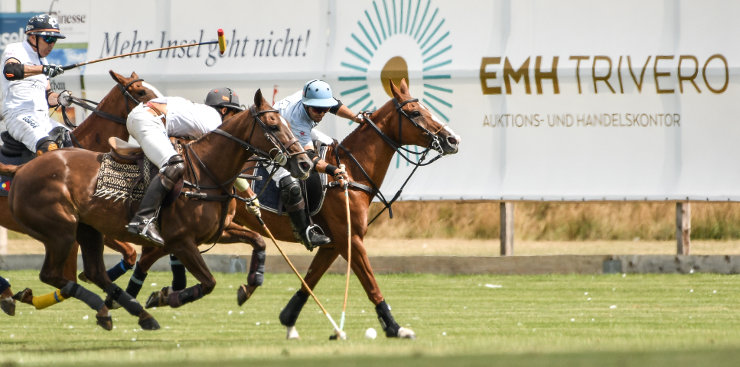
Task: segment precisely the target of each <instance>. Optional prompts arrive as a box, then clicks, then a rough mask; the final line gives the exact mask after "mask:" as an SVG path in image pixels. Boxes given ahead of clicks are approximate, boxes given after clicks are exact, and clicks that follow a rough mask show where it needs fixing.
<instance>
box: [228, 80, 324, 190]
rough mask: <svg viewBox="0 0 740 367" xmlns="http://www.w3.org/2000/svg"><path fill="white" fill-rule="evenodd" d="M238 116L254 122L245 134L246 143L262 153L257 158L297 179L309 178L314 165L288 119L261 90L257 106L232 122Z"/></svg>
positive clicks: (257, 96)
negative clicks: (278, 167)
mask: <svg viewBox="0 0 740 367" xmlns="http://www.w3.org/2000/svg"><path fill="white" fill-rule="evenodd" d="M238 116H249V117H251V119H253V120H254V123H253V124H251V126H250V127H248V129H249V131H246V132H245V135H244V137H245V138H246V139H244V140H247V141H249V142H250V144H251V145H253V146H254V147H256V148H257V149H258V150H259V151H258V152H257V154H258V155H261V156H263V158H267V159H270V160H272V161H274V162H275V163H277V164H279V165H281V166H283V167H284V168H285V169H287V170H288V171H289V172H290V174H291V176H293V177H295V178H298V179H302V180H304V179H306V178H308V175H309V173H310V172H311V168H313V162H311V160H310V159H309V158H308V155H307V154H306V152H305V151H304V150H303V147H302V146H301V144H300V143H299V142H298V139H297V138H296V137H295V136H294V135H293V132H292V131H291V130H290V126H289V125H288V123H287V122H286V121H285V119H284V118H283V117H282V116H280V113H279V112H278V111H277V110H275V109H273V108H272V106H270V103H269V102H267V100H266V99H265V98H264V97H263V96H262V91H261V90H259V89H258V90H257V92H256V93H255V94H254V105H252V106H250V107H249V109H248V110H246V111H243V112H241V113H239V114H238V115H236V116H235V117H233V118H237V117H238ZM245 126H246V125H245ZM255 129H260V130H261V131H259V130H258V131H257V133H256V134H255Z"/></svg>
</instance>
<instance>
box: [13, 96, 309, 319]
mask: <svg viewBox="0 0 740 367" xmlns="http://www.w3.org/2000/svg"><path fill="white" fill-rule="evenodd" d="M254 102H255V105H253V106H252V107H251V108H250V109H249V110H245V111H243V112H241V113H239V114H237V115H235V116H233V117H231V118H229V119H227V120H226V121H224V123H223V124H222V125H221V127H220V128H219V129H216V130H214V131H213V132H211V133H209V134H207V135H205V136H204V137H202V138H201V139H199V140H198V141H196V142H193V143H192V144H190V145H189V146H188V149H187V151H186V153H185V154H184V156H185V159H186V163H187V164H186V166H187V167H188V169H187V171H186V173H185V180H187V182H190V183H194V188H188V189H187V190H185V191H186V192H184V195H181V196H180V197H179V198H178V199H177V200H176V201H175V203H174V204H172V205H171V206H168V207H166V208H163V209H162V211H161V213H160V217H161V227H162V231H161V233H162V236H163V238H164V240H165V245H164V248H165V250H166V251H167V252H168V253H172V254H174V255H176V256H177V257H178V259H180V261H181V262H182V263H183V264H184V265H185V267H186V268H187V269H188V270H189V271H190V273H192V274H193V275H194V276H195V278H196V279H198V281H200V283H199V284H196V285H195V286H192V287H189V288H186V289H185V290H182V291H179V292H174V293H172V294H170V297H171V298H172V299H173V300H175V301H176V302H173V303H175V304H173V305H174V306H180V305H182V304H184V303H188V302H192V301H195V300H197V299H200V298H202V297H203V296H204V295H206V294H209V293H210V292H211V291H212V290H213V288H214V287H215V285H216V280H215V279H214V278H213V275H212V274H211V272H210V270H209V269H208V267H207V266H206V264H205V262H204V261H203V257H202V256H201V254H200V252H199V251H198V247H197V246H198V245H199V244H201V243H203V242H206V241H209V240H210V239H213V238H215V237H216V236H217V235H219V234H220V233H221V231H222V229H223V226H224V225H227V224H228V223H230V222H231V220H232V218H233V215H234V211H235V207H236V205H235V202H234V200H232V199H233V194H232V186H233V181H234V179H235V178H236V177H237V176H238V174H239V173H240V172H241V170H242V167H243V165H244V163H245V162H246V161H247V159H248V158H249V157H251V156H252V155H253V154H257V155H258V156H260V157H262V158H263V159H265V160H272V159H273V158H275V157H276V155H282V156H283V157H288V159H287V166H286V168H287V169H288V170H289V171H290V172H291V175H293V176H294V177H300V178H305V177H306V176H307V175H308V172H309V170H310V169H311V167H312V163H311V161H310V160H309V158H308V157H307V155H306V154H305V152H304V151H303V149H302V148H301V147H300V146H299V144H296V142H297V139H296V138H295V137H294V136H293V134H292V133H291V132H290V129H289V128H288V127H287V126H286V125H285V124H283V123H282V122H281V119H282V118H281V117H280V115H279V113H278V112H277V111H276V110H273V109H271V107H270V106H269V104H268V103H267V101H266V100H265V99H264V98H263V97H262V93H261V92H260V91H258V92H257V93H256V94H255V98H254ZM268 152H269V153H268ZM103 158H104V157H103V154H99V153H94V152H91V151H88V150H82V149H74V148H73V149H60V150H57V151H53V152H51V153H48V154H44V155H42V156H41V157H39V158H36V159H34V160H32V161H31V162H29V163H27V164H25V165H23V166H11V165H0V173H2V174H6V175H9V176H13V175H14V176H15V185H14V186H13V187H12V189H11V191H10V196H9V204H10V211H11V213H12V214H13V217H14V218H15V219H16V221H17V222H18V224H20V225H21V227H22V228H23V229H25V231H26V232H27V233H28V234H30V235H31V236H32V237H34V238H35V239H37V240H39V241H41V242H42V243H43V244H44V247H45V250H46V258H45V260H44V265H43V267H42V269H41V273H40V276H39V277H40V279H41V280H42V281H43V282H45V283H47V284H50V285H52V286H55V287H58V288H60V289H61V291H62V292H61V293H62V296H64V297H65V298H66V297H75V298H77V299H79V300H81V301H83V302H85V303H86V304H87V305H88V306H90V307H91V308H92V309H94V310H96V311H97V315H96V317H97V319H98V324H99V325H101V326H102V327H103V328H105V329H107V330H111V329H112V327H113V326H112V319H111V317H110V315H109V312H108V307H106V306H105V304H104V302H103V300H102V299H101V298H100V297H99V296H97V295H96V294H95V293H92V292H90V291H89V290H87V289H85V288H84V287H83V286H81V285H79V284H78V283H75V282H72V281H69V280H67V279H65V278H64V277H63V276H62V268H63V266H64V262H65V260H66V259H67V258H68V256H69V252H70V251H71V250H72V249H73V248H74V247H75V240H77V242H79V244H80V249H81V250H82V258H83V264H84V271H85V274H86V275H87V277H88V279H89V280H91V281H92V282H93V283H95V284H96V285H97V286H99V287H100V288H101V289H103V290H104V291H105V292H106V293H107V294H108V295H109V296H110V297H111V298H112V299H114V300H115V301H116V302H118V303H119V304H120V305H121V306H122V307H123V308H124V309H126V310H127V311H128V312H129V313H130V314H132V315H134V316H138V317H139V325H140V326H141V327H142V328H143V329H147V330H152V329H157V328H159V325H158V324H157V322H156V321H155V320H154V318H153V317H152V316H151V315H149V314H148V313H147V312H146V311H145V310H144V309H143V307H142V306H141V305H140V304H139V303H138V302H136V299H134V298H132V297H131V296H130V295H129V294H127V293H125V292H124V291H123V290H122V289H121V288H119V287H118V286H117V285H115V284H114V283H113V282H111V281H110V279H109V278H108V276H107V274H106V272H105V268H104V264H103V239H102V236H103V235H107V236H111V237H114V238H117V239H120V240H124V241H128V242H133V243H138V244H142V245H148V243H147V242H146V241H143V240H142V239H141V238H140V237H139V236H136V235H133V234H131V233H129V232H128V231H127V230H126V229H125V224H126V223H127V221H128V215H127V214H128V213H129V210H130V208H129V207H128V205H127V204H126V203H124V202H123V201H111V200H108V199H105V198H101V197H96V196H94V195H93V194H94V192H95V187H96V182H97V179H98V171H99V169H100V166H101V162H102V160H103Z"/></svg>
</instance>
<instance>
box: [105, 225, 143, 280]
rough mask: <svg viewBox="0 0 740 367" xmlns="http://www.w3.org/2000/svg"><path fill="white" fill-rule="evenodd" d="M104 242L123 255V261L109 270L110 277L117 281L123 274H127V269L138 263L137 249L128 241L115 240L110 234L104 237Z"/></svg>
mask: <svg viewBox="0 0 740 367" xmlns="http://www.w3.org/2000/svg"><path fill="white" fill-rule="evenodd" d="M103 243H104V244H105V246H107V247H108V248H110V249H112V250H115V251H118V252H120V253H121V255H122V258H121V261H120V262H119V263H118V264H116V265H113V267H112V268H110V269H108V271H107V273H108V278H110V280H111V281H113V282H115V281H116V279H118V278H119V277H121V275H123V274H126V272H127V271H129V270H131V269H132V268H133V267H134V264H135V263H136V250H135V249H134V247H133V246H131V245H129V244H128V243H126V242H123V241H118V240H115V239H113V238H110V237H108V236H106V237H105V238H104V239H103Z"/></svg>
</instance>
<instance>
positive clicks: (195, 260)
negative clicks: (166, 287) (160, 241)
mask: <svg viewBox="0 0 740 367" xmlns="http://www.w3.org/2000/svg"><path fill="white" fill-rule="evenodd" d="M167 247H169V246H167ZM170 248H173V249H174V250H173V253H172V254H173V255H175V256H177V258H178V259H180V261H181V262H182V264H183V265H185V268H186V269H187V270H188V271H189V272H190V274H193V276H194V277H195V279H197V280H198V281H199V282H200V283H198V284H196V285H194V286H191V287H188V288H185V289H183V290H179V291H171V292H169V294H168V295H167V299H166V300H160V301H164V302H165V304H155V303H154V302H150V301H152V298H153V297H159V294H160V292H154V293H152V295H151V296H150V297H149V300H147V303H146V307H147V308H149V307H153V306H164V305H168V306H170V307H180V306H182V305H184V304H186V303H190V302H194V301H197V300H199V299H201V298H203V296H205V295H207V294H209V293H211V292H212V291H213V289H214V288H215V287H216V279H215V278H214V277H213V274H211V271H210V270H208V266H207V265H206V262H205V260H203V256H201V254H200V252H199V251H198V246H197V245H196V244H195V242H193V241H192V240H190V241H185V242H184V243H181V244H180V246H172V247H170Z"/></svg>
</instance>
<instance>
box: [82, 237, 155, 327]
mask: <svg viewBox="0 0 740 367" xmlns="http://www.w3.org/2000/svg"><path fill="white" fill-rule="evenodd" d="M77 241H78V242H79V243H80V248H81V249H82V260H83V264H84V271H85V274H86V275H87V276H88V277H89V279H90V281H92V282H93V283H95V284H96V285H97V286H99V287H100V288H101V289H103V290H104V291H105V293H106V294H107V295H108V297H109V298H111V299H113V300H115V301H116V302H118V304H120V305H121V306H122V307H123V308H124V309H125V310H126V311H128V312H129V313H130V314H131V315H134V316H137V317H138V318H139V325H140V326H141V328H142V329H144V330H156V329H159V324H158V323H157V321H156V320H155V319H154V318H153V317H152V316H151V315H150V314H149V313H148V312H146V311H145V310H144V308H143V307H142V306H141V304H139V302H137V301H136V299H135V298H133V297H131V295H129V294H128V293H126V292H124V291H123V289H121V288H120V287H119V286H118V285H116V284H115V283H113V282H112V281H111V280H110V278H108V274H107V273H106V271H105V264H104V263H103V235H102V234H100V232H98V231H97V230H95V229H94V228H92V227H90V226H88V225H86V224H83V223H80V224H79V225H78V227H77ZM98 301H100V302H102V300H100V297H97V296H96V299H95V300H94V302H95V304H97V303H98ZM86 302H87V301H86ZM102 309H103V310H105V313H106V314H107V313H108V307H107V306H105V305H104V306H103V308H102ZM98 323H99V324H101V326H103V327H104V328H106V329H108V326H110V327H112V326H113V323H112V319H111V318H110V315H106V316H102V315H98Z"/></svg>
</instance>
